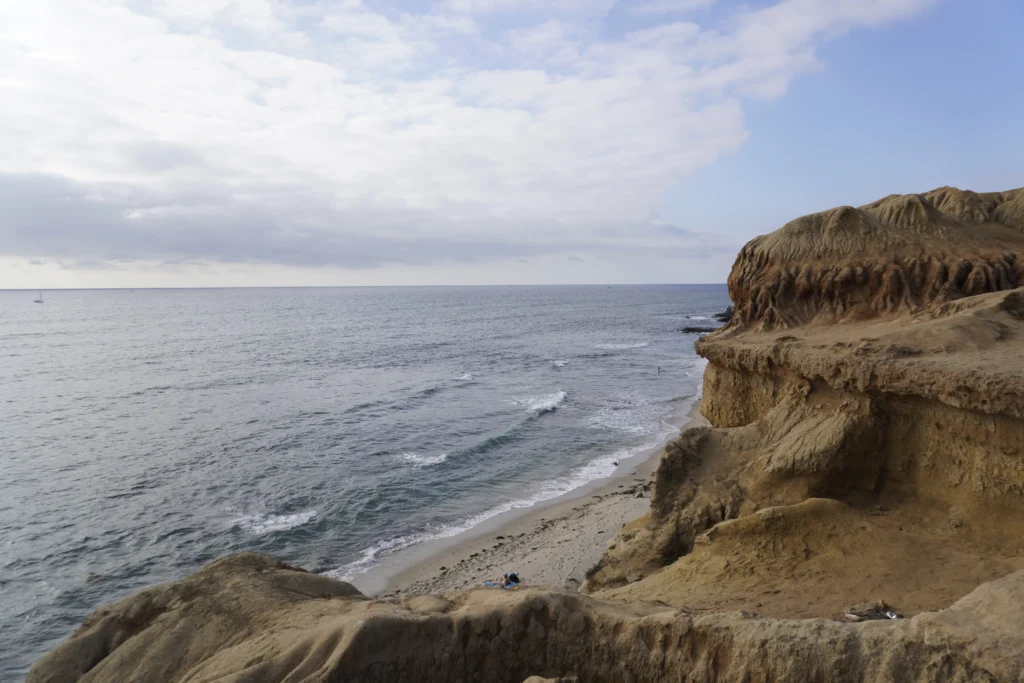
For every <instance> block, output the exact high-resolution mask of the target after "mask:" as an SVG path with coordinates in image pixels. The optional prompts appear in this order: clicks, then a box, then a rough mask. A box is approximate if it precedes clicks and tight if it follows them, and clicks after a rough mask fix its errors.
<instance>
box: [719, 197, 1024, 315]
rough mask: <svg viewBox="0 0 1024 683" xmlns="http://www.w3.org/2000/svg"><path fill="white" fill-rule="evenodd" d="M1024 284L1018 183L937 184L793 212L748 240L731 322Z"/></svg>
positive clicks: (877, 309)
mask: <svg viewBox="0 0 1024 683" xmlns="http://www.w3.org/2000/svg"><path fill="white" fill-rule="evenodd" d="M1021 285H1024V188H1022V189H1018V190H1011V191H1009V192H993V193H985V194H977V193H974V192H970V191H964V190H958V189H956V188H949V187H944V188H940V189H938V190H933V191H931V192H927V193H925V194H919V195H918V194H915V195H892V196H890V197H886V198H885V199H881V200H879V201H877V202H874V203H873V204H868V205H867V206H862V207H860V208H854V207H852V206H842V207H838V208H835V209H831V210H829V211H823V212H821V213H817V214H812V215H810V216H804V217H803V218H798V219H796V220H794V221H792V222H790V223H788V224H786V225H785V226H784V227H782V228H781V229H779V230H777V231H775V232H773V233H771V234H770V235H764V236H762V237H758V238H756V239H753V240H751V241H750V242H749V243H748V244H747V245H746V246H744V247H743V249H742V250H741V251H740V254H739V256H738V257H737V259H736V263H735V265H734V266H733V270H732V274H731V275H730V277H729V295H730V296H731V297H732V300H733V302H735V304H736V315H735V317H734V318H733V322H732V323H731V327H737V328H750V327H752V326H756V327H760V328H762V329H772V328H778V327H793V326H798V325H802V324H806V323H809V322H812V321H819V322H835V321H839V320H847V319H865V318H870V317H873V316H876V315H879V314H905V313H912V312H915V311H920V310H922V309H924V308H926V307H928V306H930V305H932V304H935V303H943V302H947V301H953V300H956V299H959V298H962V297H965V296H974V295H978V294H985V293H988V292H995V291H1003V290H1009V289H1014V288H1016V287H1020V286H1021Z"/></svg>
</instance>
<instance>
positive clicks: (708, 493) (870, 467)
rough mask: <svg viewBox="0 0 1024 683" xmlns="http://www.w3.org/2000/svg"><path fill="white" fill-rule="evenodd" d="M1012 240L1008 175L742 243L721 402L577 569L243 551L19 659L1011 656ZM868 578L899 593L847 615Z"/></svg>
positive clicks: (1014, 486)
mask: <svg viewBox="0 0 1024 683" xmlns="http://www.w3.org/2000/svg"><path fill="white" fill-rule="evenodd" d="M1022 263H1024V190H1014V191H1010V192H1002V193H989V194H975V193H972V192H965V191H960V190H955V189H951V188H943V189H940V190H935V191H933V192H929V193H926V194H923V195H910V196H893V197H888V198H886V199H883V200H881V201H879V202H876V203H874V204H870V205H868V206H865V207H861V208H859V209H854V208H850V207H844V208H839V209H834V210H832V211H827V212H824V213H821V214H816V215H813V216H808V217H805V218H802V219H798V220H796V221H793V222H792V223H789V224H788V225H786V226H784V227H783V228H781V229H780V230H778V231H776V232H775V233H772V234H771V235H767V236H764V237H759V238H757V239H755V240H753V241H752V242H750V243H749V244H748V245H747V246H746V247H744V249H743V250H742V252H741V253H740V256H739V258H738V259H737V261H736V264H735V266H734V268H733V271H732V274H731V276H730V279H729V287H730V295H731V296H732V298H733V301H734V302H735V304H736V316H735V317H734V318H733V320H732V322H730V323H729V324H728V325H727V326H726V327H724V328H722V330H720V331H719V332H717V333H714V334H711V335H709V336H707V337H704V338H702V339H701V340H700V341H699V342H698V344H697V349H698V351H699V352H700V353H701V354H702V355H703V356H705V357H706V358H707V359H708V360H709V365H708V367H707V370H706V372H705V377H704V398H703V402H702V411H703V413H704V415H705V416H706V417H707V418H708V419H709V421H710V423H711V425H712V426H711V427H709V428H701V429H694V430H689V431H686V432H684V433H683V434H682V435H681V436H680V438H679V439H678V440H676V441H675V442H673V443H671V444H670V445H669V446H668V448H667V449H666V453H665V456H664V458H663V459H662V461H661V464H660V466H659V469H658V471H657V474H656V477H655V480H654V483H653V491H652V496H651V510H650V513H649V514H648V515H647V516H645V517H643V518H641V519H639V520H636V521H634V522H632V523H630V524H627V525H626V526H625V527H624V528H623V529H622V530H621V531H620V532H619V533H618V535H617V537H616V539H615V541H614V543H612V544H611V545H610V546H609V548H608V550H607V551H606V552H605V554H604V557H603V559H602V560H601V562H600V563H599V565H598V566H597V567H596V568H595V569H594V570H593V572H592V573H591V575H590V577H589V579H588V581H587V584H586V585H585V586H584V590H585V592H587V593H589V594H590V595H589V596H585V595H579V594H577V593H572V592H568V591H565V590H557V589H543V588H529V589H516V590H512V591H502V590H477V591H468V592H463V593H455V594H452V595H447V596H444V597H434V596H419V597H415V598H411V599H408V600H405V601H403V602H385V601H377V600H370V599H368V598H365V597H364V596H362V595H360V594H359V593H358V592H357V591H355V590H354V589H353V588H352V587H351V586H349V585H347V584H344V583H341V582H337V581H333V580H330V579H327V578H324V577H320V576H316V575H313V574H308V573H305V572H302V571H301V570H296V569H294V568H290V567H287V566H286V565H283V564H280V563H278V562H276V561H274V560H273V559H271V558H268V557H266V556H262V555H255V554H244V555H237V556H233V557H230V558H226V559H224V560H221V561H219V562H216V563H214V564H212V565H210V566H209V567H207V568H205V569H204V570H202V571H200V572H198V573H197V574H195V575H193V576H191V577H188V578H186V579H183V580H181V581H178V582H176V583H173V584H168V585H165V586H159V587H156V588H153V589H150V590H147V591H143V592H141V593H139V594H136V595H134V596H131V597H129V598H127V599H125V600H123V601H122V602H120V603H118V604H116V605H112V606H109V607H105V608H102V609H100V610H98V611H96V612H95V613H93V614H92V615H91V616H90V617H89V618H88V619H87V620H86V622H85V623H84V624H83V626H82V627H81V628H80V629H79V631H78V632H76V633H75V634H74V635H73V636H72V637H71V638H70V639H69V640H68V641H66V642H65V643H63V644H62V645H61V646H60V647H58V648H57V649H55V650H54V651H53V652H51V653H50V654H48V655H47V656H46V657H44V658H43V659H42V660H41V661H40V662H39V663H38V664H37V665H36V666H35V667H34V668H33V669H32V671H31V673H30V675H29V681H30V683H44V682H47V683H49V682H57V681H61V682H63V681H81V682H83V683H87V682H99V681H140V682H141V681H153V682H157V681H160V682H163V681H181V682H184V681H189V682H190V683H199V682H206V681H232V682H236V683H241V682H244V681H245V682H247V681H252V682H256V681H308V682H314V681H341V680H345V681H482V680H486V681H508V682H510V683H519V682H520V681H523V680H525V679H528V678H530V677H532V676H537V677H540V680H545V679H554V680H578V681H616V682H618V681H623V682H625V681H630V682H633V681H635V682H640V681H663V680H678V681H749V682H757V681H879V682H881V681H921V682H924V681H1020V680H1024V287H1022V285H1024V270H1022V265H1021V264H1022ZM877 600H884V601H886V602H887V603H888V604H890V605H892V606H894V607H895V608H896V609H897V610H898V611H900V612H901V613H902V614H903V615H905V616H907V617H909V618H907V619H897V620H884V621H870V622H863V623H845V622H844V621H843V619H844V618H845V617H844V616H843V615H844V613H845V612H846V611H847V607H848V606H850V605H851V604H853V603H858V602H865V601H877ZM562 677H565V678H564V679H563V678H562ZM533 680H537V679H533Z"/></svg>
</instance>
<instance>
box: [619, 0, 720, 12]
mask: <svg viewBox="0 0 1024 683" xmlns="http://www.w3.org/2000/svg"><path fill="white" fill-rule="evenodd" d="M716 1H717V0H641V1H640V2H635V3H633V4H630V5H627V8H628V9H629V11H630V12H632V13H634V14H682V13H684V12H692V11H695V10H699V9H707V8H708V7H711V6H712V5H714V4H715V2H716Z"/></svg>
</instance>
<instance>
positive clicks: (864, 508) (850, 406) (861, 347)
mask: <svg viewBox="0 0 1024 683" xmlns="http://www.w3.org/2000/svg"><path fill="white" fill-rule="evenodd" d="M1021 202H1024V191H1021V190H1016V191H1012V192H1006V193H996V194H983V195H977V194H974V193H970V192H961V191H959V190H953V189H949V188H944V189H942V190H935V191H933V192H929V193H927V194H924V195H910V196H904V197H889V198H887V199H884V200H882V201H880V202H876V203H875V204H871V205H869V206H867V207H862V208H861V209H850V208H841V209H835V210H833V211H830V212H825V213H822V214H816V215H814V216H808V217H806V218H802V219H798V220H796V221H793V222H792V223H789V224H788V225H786V226H785V227H783V228H781V229H780V230H778V231H777V232H775V233H772V234H771V235H767V236H764V237H759V238H757V239H755V240H753V241H752V242H750V243H749V244H748V245H747V246H746V247H744V249H743V251H742V252H741V254H740V257H739V258H738V259H737V262H736V265H735V266H734V268H733V272H732V274H731V276H730V279H729V286H730V293H731V295H732V297H733V299H734V301H735V302H736V316H735V317H734V318H733V319H732V321H731V322H730V323H729V324H728V325H727V326H726V327H725V328H723V329H722V330H721V331H719V332H717V333H714V334H711V335H708V336H706V337H703V338H701V339H700V340H698V341H697V343H696V348H697V351H698V352H699V353H700V354H701V355H703V356H704V357H705V358H707V359H708V361H709V363H708V366H707V369H706V370H705V374H704V392H703V399H702V404H701V410H702V413H703V414H704V416H705V417H707V418H708V420H709V421H710V422H711V424H712V427H711V428H704V429H700V430H692V431H690V432H687V433H684V434H683V435H682V436H681V438H680V439H678V440H677V441H675V442H674V443H672V444H670V445H669V446H668V448H667V450H666V455H665V457H664V459H663V461H662V463H661V465H660V467H659V470H658V472H657V474H656V479H655V482H654V489H653V494H652V497H651V512H650V514H649V515H648V517H646V518H644V519H642V520H638V521H636V522H634V523H633V524H630V525H628V526H627V527H626V528H624V529H623V530H621V531H620V532H619V534H618V536H617V538H616V540H615V542H614V543H613V544H612V545H611V546H610V548H609V549H608V551H607V552H606V553H605V555H604V557H603V559H602V561H601V563H600V564H599V566H598V568H597V569H596V570H595V571H593V572H592V573H591V575H590V577H589V579H588V582H587V584H586V586H585V587H584V588H585V590H587V591H588V592H590V593H591V594H593V595H596V596H600V597H603V598H616V599H646V600H650V599H655V600H663V601H665V602H667V603H669V604H673V605H676V606H687V607H689V608H692V609H706V610H722V609H739V608H747V609H757V610H759V611H760V612H762V613H765V614H771V615H774V616H779V617H783V616H789V617H825V616H835V615H838V614H842V613H843V610H844V608H845V607H846V606H848V605H850V604H853V603H855V602H862V601H871V600H877V599H881V598H884V599H885V600H886V601H887V602H889V603H890V604H895V605H898V606H899V607H900V608H901V609H902V610H904V612H906V613H909V614H915V613H921V612H925V611H927V610H931V609H942V608H944V607H946V606H948V605H949V604H951V603H952V602H953V601H955V600H956V599H958V598H959V597H961V596H963V595H966V594H967V593H969V592H970V591H971V590H973V589H974V588H975V587H976V586H977V585H979V584H981V583H983V582H985V581H990V580H993V579H996V578H998V577H1002V576H1005V575H1007V574H1009V573H1010V572H1013V571H1015V570H1017V569H1020V568H1022V567H1024V288H1021V287H1018V288H1016V289H1013V287H1015V286H1018V285H1020V284H1022V282H1021V271H1020V269H1019V264H1020V263H1021V262H1022V260H1024V256H1021V253H1022V250H1021V246H1022V245H1024V241H1022V237H1024V223H1022V222H1021V215H1022V213H1021V211H1020V207H1021ZM997 256H998V258H997ZM901 259H902V260H901ZM961 261H962V263H964V264H967V265H964V266H963V267H960V266H956V267H954V268H953V269H952V271H949V269H945V270H944V268H946V266H944V265H942V264H949V263H953V264H956V263H960V262H961ZM925 263H931V264H932V266H928V267H924V266H922V265H921V264H925ZM872 264H875V265H872ZM878 264H883V265H884V264H888V265H884V267H882V266H879V265H878ZM893 264H902V265H900V266H899V269H896V266H894V265H893ZM914 264H917V265H914ZM847 272H853V273H855V277H852V278H847V277H846V276H842V277H838V276H837V275H836V274H837V273H847ZM887 272H889V273H897V275H894V276H893V277H891V278H890V277H888V276H887V275H886V273H887ZM949 272H954V273H960V275H956V277H950V276H949V275H948V273H949ZM974 273H983V274H984V278H982V276H981V275H973V274H974ZM961 275H963V277H961ZM933 276H934V277H933ZM894 283H896V284H894Z"/></svg>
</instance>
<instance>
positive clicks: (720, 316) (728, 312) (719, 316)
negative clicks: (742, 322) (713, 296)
mask: <svg viewBox="0 0 1024 683" xmlns="http://www.w3.org/2000/svg"><path fill="white" fill-rule="evenodd" d="M735 312H736V311H735V309H734V308H733V307H732V305H730V306H729V307H728V308H727V309H725V310H724V311H722V312H721V313H715V315H714V316H712V317H713V318H714V319H715V320H718V321H721V322H723V323H727V322H729V321H730V320H732V316H733V313H735Z"/></svg>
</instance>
